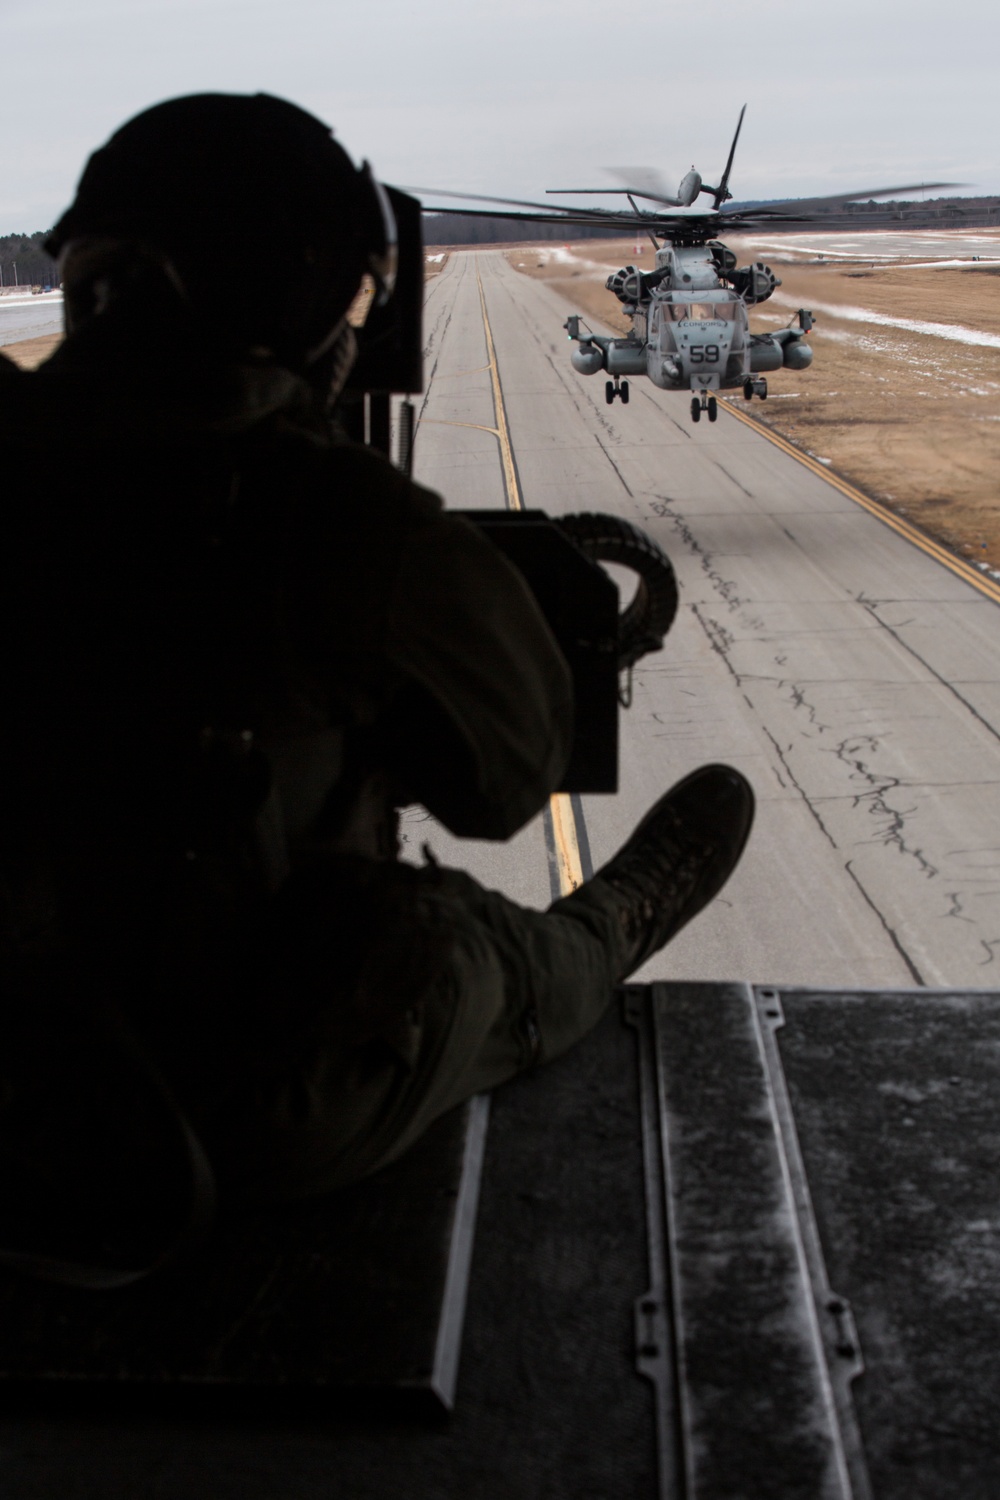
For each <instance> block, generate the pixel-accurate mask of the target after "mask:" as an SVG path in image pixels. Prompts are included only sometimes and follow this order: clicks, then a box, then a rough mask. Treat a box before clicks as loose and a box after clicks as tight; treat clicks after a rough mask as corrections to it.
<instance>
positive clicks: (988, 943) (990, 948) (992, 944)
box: [979, 938, 1000, 968]
mask: <svg viewBox="0 0 1000 1500" xmlns="http://www.w3.org/2000/svg"><path fill="white" fill-rule="evenodd" d="M979 941H980V943H981V944H982V946H983V947H984V948H985V949H986V957H985V958H981V959H980V960H979V964H980V968H985V967H986V965H987V964H992V963H996V957H997V956H996V951H995V950H996V949H997V948H1000V938H980V939H979Z"/></svg>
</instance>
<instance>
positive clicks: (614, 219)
mask: <svg viewBox="0 0 1000 1500" xmlns="http://www.w3.org/2000/svg"><path fill="white" fill-rule="evenodd" d="M746 108H747V107H746V105H745V104H744V106H743V108H742V109H741V110H740V115H739V119H738V121H737V124H736V132H735V134H734V136H733V140H732V144H731V146H730V148H729V156H728V158H727V161H726V165H725V169H724V171H723V173H722V176H721V177H720V179H719V182H718V185H717V186H716V187H712V186H710V185H709V184H708V183H706V182H705V181H704V180H703V178H702V176H701V174H700V173H699V172H698V171H697V170H696V169H695V168H694V167H692V168H691V170H690V171H689V172H687V173H686V174H685V176H684V177H683V178H682V179H681V182H680V185H679V187H678V188H677V190H676V192H675V193H670V192H668V191H667V188H666V184H665V183H664V182H663V180H662V179H661V178H660V176H659V174H658V173H656V172H655V171H653V170H651V169H649V168H636V167H632V168H620V169H618V170H617V172H616V174H615V175H617V176H618V177H619V180H623V181H624V182H625V186H623V187H620V188H550V189H547V192H548V193H554V194H559V195H561V196H570V195H573V194H586V195H593V194H597V193H601V194H608V193H618V194H623V195H624V196H626V197H627V198H628V200H629V204H630V205H631V212H630V213H626V212H624V211H618V210H615V209H605V208H580V209H578V208H576V207H574V206H572V205H570V206H567V205H561V204H552V205H548V204H541V203H532V202H529V201H526V200H523V199H516V198H515V199H511V198H490V197H485V196H483V195H481V194H475V193H450V192H449V193H445V192H439V193H438V196H440V197H454V198H465V199H469V200H472V199H475V200H476V201H478V202H483V203H496V204H507V205H509V207H511V208H516V209H521V210H523V209H535V210H539V211H541V210H544V213H541V212H539V213H536V214H531V213H524V212H507V213H500V214H496V213H495V212H490V214H489V216H490V217H496V218H507V219H521V220H524V221H525V222H533V223H559V224H565V225H567V226H568V227H571V226H574V225H577V226H594V225H597V226H602V227H606V228H616V229H622V230H623V231H630V232H635V231H636V230H642V231H643V232H645V233H646V234H647V235H648V236H649V238H650V239H651V240H652V242H653V245H654V247H655V251H656V254H655V266H654V269H653V270H652V271H640V270H637V269H636V267H635V266H633V265H628V266H624V267H622V269H621V270H619V271H616V272H614V274H613V275H611V276H609V277H608V279H607V282H606V283H605V285H606V286H607V289H608V290H609V291H610V292H613V293H614V295H615V296H616V297H617V298H618V300H619V302H621V303H622V306H623V309H624V312H625V315H626V317H628V318H629V319H630V320H631V323H632V327H631V330H630V332H629V333H628V334H627V335H626V336H625V337H624V338H614V337H611V336H609V335H604V334H599V333H594V332H593V331H592V330H591V329H590V328H589V327H587V328H586V329H585V331H581V326H580V325H581V323H583V321H584V320H583V319H582V317H581V316H580V315H579V314H576V313H574V314H572V315H571V316H570V317H568V318H567V319H566V322H565V323H564V324H563V327H564V328H565V329H566V332H567V335H568V337H569V339H570V341H571V342H573V343H574V344H575V345H576V347H575V348H574V350H573V352H572V355H571V359H572V364H573V368H574V369H575V370H577V371H578V372H579V373H580V374H581V375H597V374H598V373H600V372H604V374H605V375H606V376H607V377H608V378H607V379H606V381H605V388H604V393H605V400H606V401H607V403H608V405H610V404H611V403H612V402H613V401H614V400H615V399H616V398H620V400H621V402H622V404H623V405H626V404H627V403H628V399H629V383H628V378H629V377H630V376H632V377H634V376H637V375H645V376H646V377H647V379H649V380H650V381H652V383H653V384H654V385H655V386H658V387H659V388H660V389H661V390H664V391H680V390H689V391H690V392H691V417H692V420H693V421H695V422H698V421H700V420H701V416H702V414H703V413H706V414H707V416H708V420H709V421H710V422H714V421H715V420H716V418H717V416H718V396H717V393H718V392H719V391H721V390H734V389H742V392H743V396H744V398H745V399H746V400H747V401H751V400H752V399H753V398H754V396H757V397H758V398H759V399H760V400H766V398H767V375H768V373H770V372H771V371H774V370H779V369H787V370H805V369H808V367H809V366H810V365H811V364H812V358H813V351H812V348H811V347H810V345H809V344H808V343H806V342H805V336H806V334H807V333H808V332H809V331H810V329H811V328H812V327H813V325H814V322H815V319H814V318H813V315H812V313H811V311H810V310H809V309H808V308H800V309H799V310H798V313H797V315H796V318H797V322H796V323H795V326H791V325H790V326H789V327H787V328H782V329H779V330H778V331H777V332H775V333H751V332H750V321H749V316H748V309H749V308H750V307H754V306H756V305H757V304H759V303H761V302H765V301H766V300H767V299H768V297H770V296H771V295H772V293H773V292H774V291H775V290H776V288H777V287H779V286H780V285H781V282H780V280H779V278H778V277H777V276H776V275H775V274H774V272H773V271H772V270H771V268H770V266H767V265H765V263H764V262H763V261H755V262H754V263H753V264H752V265H750V266H743V267H740V266H739V265H738V264H737V257H736V256H735V254H734V253H733V252H732V250H730V249H729V248H728V246H727V245H725V244H723V243H722V240H721V239H720V238H719V236H720V234H722V233H725V232H727V231H739V232H740V233H746V232H747V231H752V230H754V229H760V228H763V227H770V228H774V227H776V226H778V225H782V226H791V225H793V224H798V225H801V224H809V223H813V222H815V220H816V218H817V216H818V215H819V214H820V213H822V221H821V222H822V223H823V225H824V227H825V228H831V229H832V228H835V227H838V225H837V220H836V219H835V218H832V217H831V216H830V215H831V211H832V210H834V209H836V208H838V207H841V208H842V207H844V206H845V205H846V204H848V203H851V202H853V201H855V200H856V199H860V198H864V199H874V198H880V197H887V196H890V195H892V194H895V193H907V192H913V191H916V190H917V189H918V188H926V187H932V188H948V187H954V186H955V185H956V184H954V183H931V184H925V183H914V184H910V185H909V186H905V187H889V188H874V189H866V190H864V191H863V192H855V193H836V194H833V195H830V196H827V197H821V198H809V199H804V200H803V199H799V200H795V201H792V202H788V201H781V200H774V201H773V202H768V203H764V204H756V205H754V206H753V207H752V208H750V209H745V210H744V209H736V208H734V209H726V208H725V207H724V206H723V205H724V204H725V203H727V202H729V201H730V200H731V199H732V196H733V195H732V193H731V192H730V190H729V177H730V173H731V172H732V167H733V161H734V159H735V156H736V146H737V143H738V141H739V138H740V131H741V129H742V128H743V117H744V115H745V114H746ZM411 191H413V192H416V193H421V192H424V193H428V192H431V191H433V190H432V189H428V188H414V189H412V190H411ZM702 195H706V196H708V197H710V198H711V199H712V209H711V210H710V211H708V212H694V211H693V210H694V209H695V207H696V204H697V200H698V198H699V197H701V196H702ZM637 199H643V200H645V201H647V202H650V201H651V202H654V203H656V204H657V205H658V207H657V208H656V209H652V210H650V209H645V208H640V206H639V204H638V202H637V201H636V200H637ZM677 210H680V212H677ZM424 212H425V213H459V214H466V215H470V216H473V217H476V216H484V215H486V214H487V211H486V210H484V209H461V208H460V209H433V208H425V209H424ZM868 222H869V223H870V222H871V221H868ZM871 227H876V226H875V225H874V224H872V225H871Z"/></svg>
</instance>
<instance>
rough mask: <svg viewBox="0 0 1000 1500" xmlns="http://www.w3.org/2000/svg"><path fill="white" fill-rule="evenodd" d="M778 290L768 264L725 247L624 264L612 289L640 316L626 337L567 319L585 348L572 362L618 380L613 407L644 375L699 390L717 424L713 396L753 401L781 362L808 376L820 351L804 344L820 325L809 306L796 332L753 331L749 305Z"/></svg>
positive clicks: (669, 252) (680, 250) (678, 249)
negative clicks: (724, 393) (738, 395)
mask: <svg viewBox="0 0 1000 1500" xmlns="http://www.w3.org/2000/svg"><path fill="white" fill-rule="evenodd" d="M779 285H780V282H779V281H778V279H777V277H776V276H775V275H774V273H773V272H772V271H771V270H770V269H769V267H767V266H765V265H764V264H763V263H762V262H761V261H758V262H756V264H754V265H753V266H749V267H745V268H743V269H742V270H740V269H737V266H736V257H735V255H733V253H732V251H730V250H728V249H727V248H726V246H724V245H722V244H720V243H719V242H718V241H709V242H707V243H703V244H688V245H678V244H666V245H663V246H661V247H660V248H659V249H658V250H657V253H656V266H655V269H654V270H653V271H639V270H637V269H636V267H635V266H625V267H623V268H622V270H620V271H616V272H615V273H614V275H613V276H609V277H608V281H607V286H608V289H609V290H610V291H613V292H614V293H615V295H616V296H617V297H618V299H619V301H620V302H621V303H622V304H623V307H624V310H625V314H626V316H627V317H629V318H630V319H631V320H632V331H631V333H629V334H628V335H627V336H626V337H625V338H609V337H605V336H603V335H600V334H594V333H581V332H580V326H579V325H580V319H579V318H578V317H573V318H570V319H567V322H566V325H565V326H566V328H567V330H568V332H569V336H570V338H571V339H573V340H575V341H576V343H577V348H576V349H574V351H573V356H572V360H573V366H574V368H575V369H577V370H578V371H579V372H580V374H583V375H596V374H597V373H598V372H599V371H600V370H604V371H605V372H606V373H607V374H608V375H610V376H611V377H612V379H611V380H609V381H608V385H607V399H608V400H609V401H611V400H613V399H614V397H615V396H616V395H618V396H621V397H622V399H623V400H625V401H627V400H628V389H627V385H626V386H625V387H624V389H623V388H622V386H621V381H622V378H623V377H626V378H627V377H628V376H630V375H645V376H647V378H648V379H649V380H651V381H652V383H653V384H654V385H655V386H658V387H659V388H660V389H661V390H664V391H679V390H686V391H691V392H692V393H694V395H695V397H696V401H697V403H698V404H699V406H700V407H707V409H708V411H709V416H710V417H711V418H712V419H713V420H714V416H715V403H714V400H713V399H711V397H710V393H712V392H715V391H719V390H730V389H737V388H741V387H742V389H743V393H744V395H745V396H747V397H748V399H749V397H751V396H753V395H758V396H761V397H763V396H766V394H767V383H766V381H765V380H763V379H762V378H761V375H762V372H765V371H770V370H777V369H781V368H782V366H787V367H788V368H792V369H799V370H802V369H805V368H806V367H807V366H808V365H809V364H811V362H812V350H811V349H810V348H809V346H808V344H806V343H804V342H803V335H804V334H805V333H806V332H807V331H808V328H809V327H811V326H812V319H811V316H810V315H809V314H808V313H807V312H805V310H802V312H800V316H799V327H798V328H786V329H782V330H780V332H778V333H775V334H752V333H751V332H750V320H749V316H748V312H747V308H748V306H752V305H753V304H755V303H757V302H763V301H764V300H765V299H766V298H767V297H769V296H770V295H771V293H772V292H773V290H774V288H775V287H776V286H779ZM694 405H695V402H692V415H694Z"/></svg>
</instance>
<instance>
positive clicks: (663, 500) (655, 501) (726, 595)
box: [649, 495, 749, 613]
mask: <svg viewBox="0 0 1000 1500" xmlns="http://www.w3.org/2000/svg"><path fill="white" fill-rule="evenodd" d="M649 506H650V509H651V510H652V512H653V514H654V516H657V517H658V518H659V519H660V520H661V521H669V523H670V525H671V526H672V527H673V530H674V533H675V535H676V536H677V537H678V538H679V540H680V541H681V543H682V544H683V545H684V546H685V547H686V548H687V549H688V551H689V552H690V553H691V555H692V556H693V557H696V558H697V559H698V561H699V563H700V564H701V570H702V572H703V573H704V575H705V577H706V578H707V580H708V582H709V583H710V584H711V585H712V587H713V589H714V590H715V592H716V593H717V594H718V595H719V596H720V598H722V599H724V600H725V602H726V604H727V605H728V607H729V609H730V611H731V612H733V613H735V611H736V610H738V609H742V608H743V607H744V606H745V605H746V604H747V603H748V602H749V601H748V600H746V599H742V598H740V596H739V595H738V594H737V592H736V583H735V581H734V580H733V579H731V578H724V577H723V575H722V574H721V573H720V572H719V570H718V568H717V567H716V565H715V559H714V557H713V555H712V553H711V552H709V551H708V549H707V548H706V547H703V546H702V544H701V542H700V541H699V540H698V538H697V537H696V536H695V534H694V532H693V531H692V530H691V527H690V526H689V525H688V523H687V521H686V520H685V518H684V516H683V515H682V514H681V513H680V511H678V510H675V509H674V505H673V502H672V500H671V499H670V496H669V495H654V496H653V498H652V499H651V500H650V502H649Z"/></svg>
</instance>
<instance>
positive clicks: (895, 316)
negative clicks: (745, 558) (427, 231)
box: [507, 233, 1000, 569]
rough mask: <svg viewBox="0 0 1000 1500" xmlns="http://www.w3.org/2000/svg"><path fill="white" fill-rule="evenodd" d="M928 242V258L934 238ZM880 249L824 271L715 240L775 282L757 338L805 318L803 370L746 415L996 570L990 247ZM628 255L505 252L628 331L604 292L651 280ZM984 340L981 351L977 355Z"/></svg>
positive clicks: (998, 318) (542, 248)
mask: <svg viewBox="0 0 1000 1500" xmlns="http://www.w3.org/2000/svg"><path fill="white" fill-rule="evenodd" d="M934 238H935V245H934V256H935V257H940V256H941V253H942V252H941V245H940V242H941V241H944V240H945V236H944V235H938V236H935V237H934ZM881 239H882V237H881V236H871V237H861V236H857V237H855V241H854V248H855V250H861V249H863V248H866V247H867V244H868V243H869V242H870V244H871V253H870V254H869V255H864V256H863V255H862V254H860V253H856V254H855V255H853V256H843V255H842V256H841V258H838V259H836V260H832V259H830V258H828V257H826V258H824V259H823V260H819V259H818V257H817V253H816V251H815V249H814V248H813V247H814V245H815V243H816V241H815V240H814V241H813V242H811V244H810V247H808V248H806V249H803V248H802V237H796V240H795V241H792V240H790V239H789V240H788V241H783V240H782V239H779V238H778V237H775V238H774V239H772V240H770V241H769V242H768V244H767V246H762V245H757V244H755V243H753V242H751V241H749V240H747V241H738V240H736V239H733V238H730V239H727V243H728V244H730V245H731V246H732V248H733V249H734V250H736V251H737V252H738V253H739V257H740V264H741V265H742V264H746V263H747V262H748V261H751V260H756V259H763V260H766V261H767V263H768V264H769V265H770V266H771V267H772V268H773V269H774V271H775V272H776V273H777V275H778V276H780V277H781V280H782V286H781V289H780V291H779V292H778V293H777V294H776V295H775V297H774V298H772V299H771V301H769V302H767V303H765V304H764V305H763V306H762V307H761V308H760V310H759V311H756V312H752V313H751V320H750V321H751V328H752V329H753V330H754V331H755V332H759V333H766V332H771V331H773V330H774V329H776V328H779V327H781V326H784V325H787V324H788V323H789V322H791V321H792V320H793V318H794V316H795V311H796V309H797V308H799V307H812V308H813V309H815V311H816V315H817V326H816V328H815V329H814V330H813V332H812V333H811V334H810V342H811V343H812V345H813V347H814V349H815V356H816V357H815V361H814V363H813V366H812V368H811V369H810V370H807V371H805V372H804V373H800V374H797V373H794V372H792V371H779V372H778V373H777V374H775V375H770V376H769V377H768V384H769V387H770V394H769V397H768V400H767V402H766V403H765V402H761V401H754V402H753V404H752V406H750V405H748V406H747V407H746V410H747V411H748V412H749V413H750V414H751V415H752V416H753V417H754V418H755V419H756V420H757V421H759V422H761V423H763V424H764V425H766V426H768V427H771V428H773V429H774V430H775V431H776V432H778V433H780V434H782V435H783V436H784V437H787V438H790V439H791V440H792V442H794V443H796V444H797V445H798V446H799V447H801V448H803V449H805V450H806V451H807V452H809V453H811V454H812V455H813V456H814V457H816V458H818V459H820V461H821V462H824V463H829V464H830V466H831V467H832V468H833V469H835V470H836V471H837V472H838V473H840V474H843V475H844V476H845V477H846V478H848V479H850V480H851V482H852V483H854V484H855V485H857V486H858V487H859V488H861V489H862V490H864V491H865V492H866V493H867V494H869V495H871V496H873V497H874V498H875V499H877V500H879V501H881V502H882V503H884V504H885V505H887V506H890V507H891V508H892V509H894V510H896V511H898V512H899V513H900V514H902V515H905V516H906V517H907V518H908V519H909V520H910V521H912V522H914V523H915V524H916V525H918V526H920V527H922V528H923V529H924V530H926V531H927V532H929V533H930V534H931V535H932V536H934V537H936V538H937V539H938V540H939V541H942V542H944V543H945V544H946V545H947V546H949V547H951V548H952V549H954V550H955V551H957V552H959V553H960V554H962V555H963V556H965V557H967V558H969V559H970V560H975V561H976V562H977V563H985V564H987V565H988V566H989V567H990V568H991V569H1000V504H998V501H1000V486H998V481H997V474H998V473H1000V262H997V261H994V260H993V257H1000V234H992V235H991V234H989V233H981V234H979V235H977V237H976V240H977V243H980V242H981V244H980V250H979V253H980V254H981V255H982V256H983V259H982V260H981V261H979V262H973V261H971V259H970V258H969V255H968V249H967V248H966V249H964V250H961V251H958V252H956V253H957V254H959V255H964V256H965V260H964V263H962V264H958V265H949V264H940V263H939V264H934V265H931V264H928V262H929V261H930V260H931V258H932V257H931V256H930V255H923V256H921V255H919V254H914V255H909V256H907V257H905V258H900V259H885V258H881V257H882V256H883V255H884V246H883V245H882V244H881V243H880V241H881ZM859 242H860V243H859ZM635 248H636V245H635V242H634V241H632V240H627V241H622V242H615V241H593V240H591V241H588V242H584V243H582V244H577V245H572V246H558V247H554V246H552V245H551V244H548V245H530V246H529V245H522V246H517V247H514V248H512V249H511V248H509V249H508V251H507V254H508V259H509V260H510V262H511V264H512V265H513V266H514V267H515V268H516V269H518V270H520V271H522V272H524V273H525V274H526V275H529V276H535V277H540V278H542V279H544V280H545V281H546V282H547V283H548V284H549V285H550V286H551V287H552V288H553V289H554V290H556V291H558V292H560V293H561V294H562V295H563V296H565V297H566V298H567V299H568V300H569V301H570V302H571V303H572V304H573V307H574V308H575V309H576V310H578V311H580V312H581V313H583V314H584V316H586V315H587V314H590V315H591V316H592V317H594V318H595V319H599V320H600V321H601V322H602V323H605V324H607V325H608V326H610V327H612V328H615V329H616V330H620V331H621V332H625V331H627V329H628V326H629V325H628V320H627V319H626V318H625V316H624V314H623V312H622V308H621V304H620V303H619V302H618V301H617V299H616V298H615V297H614V296H613V295H612V294H611V293H610V292H608V291H606V290H605V287H604V280H605V278H606V276H607V273H608V270H609V269H614V268H616V267H618V266H621V265H624V264H627V263H631V264H635V265H638V266H640V267H641V268H642V269H644V270H650V269H652V266H653V250H652V246H651V245H647V246H646V247H645V249H643V250H641V253H640V254H638V255H637V254H636V253H635ZM908 248H912V249H918V250H919V245H913V246H910V247H908ZM883 319H886V320H888V321H886V322H883V321H881V320H883ZM900 323H910V324H916V323H923V324H928V323H929V324H933V325H942V324H943V325H946V326H947V328H949V329H954V330H955V332H954V334H952V335H951V336H948V335H947V334H944V335H943V334H942V333H940V332H934V331H928V330H920V329H916V328H913V327H900V326H898V325H899V324H900ZM983 335H985V336H987V339H991V340H992V344H990V343H989V342H987V343H977V342H975V340H976V339H977V338H978V337H981V336H983ZM732 395H733V399H734V400H736V401H737V402H738V403H739V406H740V408H741V409H743V406H744V403H743V401H742V398H741V396H740V395H739V393H738V392H733V393H732Z"/></svg>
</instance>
